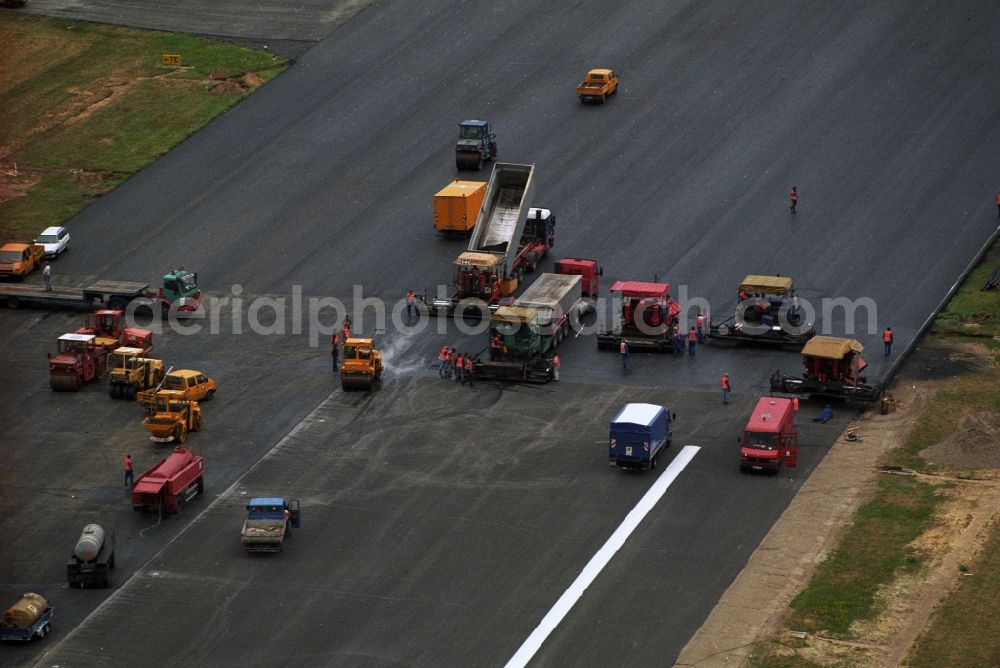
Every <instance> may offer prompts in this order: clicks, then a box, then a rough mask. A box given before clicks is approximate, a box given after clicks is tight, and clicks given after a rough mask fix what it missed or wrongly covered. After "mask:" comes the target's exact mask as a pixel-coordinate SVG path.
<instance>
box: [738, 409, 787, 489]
mask: <svg viewBox="0 0 1000 668" xmlns="http://www.w3.org/2000/svg"><path fill="white" fill-rule="evenodd" d="M737 440H738V441H739V444H740V471H743V472H748V471H774V472H775V473H777V472H778V471H780V470H781V465H782V463H784V465H785V466H787V467H788V468H794V467H795V466H796V465H797V464H798V458H799V435H798V432H796V431H795V412H794V411H793V410H792V400H791V399H785V398H783V397H761V398H760V400H758V401H757V405H756V406H755V407H754V409H753V413H751V414H750V419H749V420H748V421H747V426H746V428H745V429H744V430H743V435H742V436H740V437H739V439H737Z"/></svg>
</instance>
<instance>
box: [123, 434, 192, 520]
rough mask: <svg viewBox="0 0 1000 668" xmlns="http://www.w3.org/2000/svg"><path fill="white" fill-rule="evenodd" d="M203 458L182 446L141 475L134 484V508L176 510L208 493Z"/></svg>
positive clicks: (172, 511)
mask: <svg viewBox="0 0 1000 668" xmlns="http://www.w3.org/2000/svg"><path fill="white" fill-rule="evenodd" d="M204 472H205V470H204V463H203V458H202V457H201V456H200V455H196V454H194V452H193V451H192V450H191V448H186V447H183V446H179V447H176V448H174V451H173V452H172V453H171V454H170V456H169V457H167V458H165V459H161V460H160V462H159V463H158V464H156V466H154V467H153V468H151V469H149V470H148V471H146V472H145V473H143V474H142V475H141V476H139V477H138V478H137V479H136V481H135V485H133V486H132V510H162V511H165V512H168V513H176V512H177V511H179V510H180V509H181V507H183V505H184V503H185V502H186V501H190V500H191V499H193V498H194V497H195V496H197V495H199V494H202V493H204V491H205V481H204V478H203V475H204Z"/></svg>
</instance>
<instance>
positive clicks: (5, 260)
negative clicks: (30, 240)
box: [0, 243, 45, 281]
mask: <svg viewBox="0 0 1000 668" xmlns="http://www.w3.org/2000/svg"><path fill="white" fill-rule="evenodd" d="M44 255H45V246H42V245H40V244H17V243H11V244H4V245H3V247H2V248H0V276H3V277H4V278H13V279H16V280H18V281H23V280H24V277H25V276H27V275H28V274H30V273H31V272H32V270H33V269H35V267H37V266H38V265H39V264H41V262H42V257H44Z"/></svg>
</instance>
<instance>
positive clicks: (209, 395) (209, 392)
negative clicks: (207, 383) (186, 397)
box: [202, 390, 215, 401]
mask: <svg viewBox="0 0 1000 668" xmlns="http://www.w3.org/2000/svg"><path fill="white" fill-rule="evenodd" d="M214 396H215V390H209V391H208V394H206V395H205V398H204V399H202V401H211V400H212V397H214Z"/></svg>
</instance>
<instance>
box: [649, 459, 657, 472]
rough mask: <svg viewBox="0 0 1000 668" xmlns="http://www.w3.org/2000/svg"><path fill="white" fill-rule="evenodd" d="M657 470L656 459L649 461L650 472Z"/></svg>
mask: <svg viewBox="0 0 1000 668" xmlns="http://www.w3.org/2000/svg"><path fill="white" fill-rule="evenodd" d="M655 468H656V457H653V458H652V459H650V460H649V470H650V471H652V470H653V469H655Z"/></svg>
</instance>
